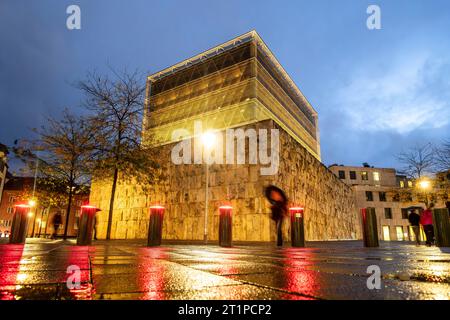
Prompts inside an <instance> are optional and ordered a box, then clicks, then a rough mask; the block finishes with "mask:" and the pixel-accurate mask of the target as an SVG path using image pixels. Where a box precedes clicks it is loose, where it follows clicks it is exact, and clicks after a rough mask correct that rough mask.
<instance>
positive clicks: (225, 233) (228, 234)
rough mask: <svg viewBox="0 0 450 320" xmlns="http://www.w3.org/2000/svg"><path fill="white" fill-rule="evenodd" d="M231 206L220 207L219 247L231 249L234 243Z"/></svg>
mask: <svg viewBox="0 0 450 320" xmlns="http://www.w3.org/2000/svg"><path fill="white" fill-rule="evenodd" d="M232 213H233V208H232V207H231V206H221V207H219V245H220V246H221V247H231V242H232V217H231V215H232Z"/></svg>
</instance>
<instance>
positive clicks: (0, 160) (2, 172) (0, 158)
mask: <svg viewBox="0 0 450 320" xmlns="http://www.w3.org/2000/svg"><path fill="white" fill-rule="evenodd" d="M7 155H8V148H7V147H6V146H5V145H4V144H1V143H0V201H1V199H2V194H3V188H4V186H5V183H6V179H7V178H6V177H7V173H8V164H7ZM0 224H1V221H0Z"/></svg>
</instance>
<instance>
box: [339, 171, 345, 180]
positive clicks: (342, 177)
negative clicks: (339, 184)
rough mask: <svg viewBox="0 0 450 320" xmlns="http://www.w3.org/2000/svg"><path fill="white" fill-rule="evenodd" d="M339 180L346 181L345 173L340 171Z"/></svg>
mask: <svg viewBox="0 0 450 320" xmlns="http://www.w3.org/2000/svg"><path fill="white" fill-rule="evenodd" d="M339 179H345V171H343V170H339Z"/></svg>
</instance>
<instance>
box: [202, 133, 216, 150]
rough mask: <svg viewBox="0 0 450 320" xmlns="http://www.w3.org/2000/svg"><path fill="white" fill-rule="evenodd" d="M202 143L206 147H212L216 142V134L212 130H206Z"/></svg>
mask: <svg viewBox="0 0 450 320" xmlns="http://www.w3.org/2000/svg"><path fill="white" fill-rule="evenodd" d="M202 143H203V145H204V146H205V148H206V149H208V150H209V149H211V148H212V147H213V146H214V145H215V144H216V135H215V134H214V133H212V132H211V131H208V132H205V133H204V134H203V135H202Z"/></svg>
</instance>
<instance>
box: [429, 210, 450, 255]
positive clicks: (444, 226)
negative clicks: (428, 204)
mask: <svg viewBox="0 0 450 320" xmlns="http://www.w3.org/2000/svg"><path fill="white" fill-rule="evenodd" d="M433 225H434V238H435V241H436V246H437V247H450V218H449V216H448V210H447V209H445V208H443V209H433Z"/></svg>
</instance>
